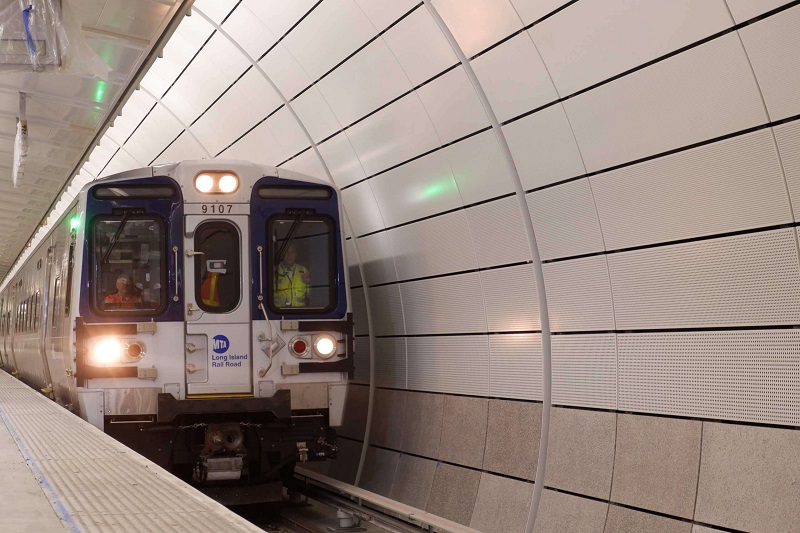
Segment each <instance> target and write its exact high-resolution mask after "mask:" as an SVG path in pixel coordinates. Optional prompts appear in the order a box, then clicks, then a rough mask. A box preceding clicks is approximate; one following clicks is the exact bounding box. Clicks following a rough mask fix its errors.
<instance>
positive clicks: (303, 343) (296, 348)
mask: <svg viewBox="0 0 800 533" xmlns="http://www.w3.org/2000/svg"><path fill="white" fill-rule="evenodd" d="M309 348H310V346H309V345H308V339H306V338H305V337H295V338H293V339H292V340H291V341H289V351H290V352H291V354H292V355H293V356H295V357H302V358H309V357H311V355H310V354H309V353H308V349H309Z"/></svg>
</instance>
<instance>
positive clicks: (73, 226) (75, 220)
mask: <svg viewBox="0 0 800 533" xmlns="http://www.w3.org/2000/svg"><path fill="white" fill-rule="evenodd" d="M80 225H81V219H80V217H78V215H75V216H74V217H72V218H71V219H70V221H69V230H70V231H75V230H77V229H78V226H80Z"/></svg>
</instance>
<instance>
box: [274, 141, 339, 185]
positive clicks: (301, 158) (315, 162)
mask: <svg viewBox="0 0 800 533" xmlns="http://www.w3.org/2000/svg"><path fill="white" fill-rule="evenodd" d="M283 167H284V168H289V169H290V170H294V171H295V172H300V173H301V174H306V175H308V176H313V177H315V178H320V179H323V180H325V181H328V182H329V183H330V180H328V176H327V175H326V174H325V168H323V166H322V162H321V161H320V160H319V157H317V153H316V152H315V151H314V150H313V149H312V148H309V149H308V150H306V151H305V152H303V153H302V154H300V155H298V156H297V157H293V158H292V159H291V160H289V161H287V162H286V163H285V164H284V165H283Z"/></svg>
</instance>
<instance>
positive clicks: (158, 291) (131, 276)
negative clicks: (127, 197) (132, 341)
mask: <svg viewBox="0 0 800 533" xmlns="http://www.w3.org/2000/svg"><path fill="white" fill-rule="evenodd" d="M92 230H93V231H92V265H93V275H92V282H93V293H94V294H93V299H92V300H93V301H92V303H93V306H94V308H95V309H96V310H97V311H98V312H100V313H101V314H117V313H120V314H122V313H129V314H139V315H141V314H144V315H155V314H158V313H159V312H161V311H162V310H163V309H164V307H165V305H166V301H167V298H166V277H165V275H166V257H165V252H164V250H165V244H164V243H165V242H166V230H165V227H164V224H163V223H162V221H161V220H160V219H159V218H156V217H153V216H146V215H131V214H129V213H125V214H123V215H121V216H104V217H98V218H97V219H95V221H94V224H93V228H92Z"/></svg>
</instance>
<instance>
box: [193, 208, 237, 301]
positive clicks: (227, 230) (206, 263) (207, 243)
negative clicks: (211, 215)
mask: <svg viewBox="0 0 800 533" xmlns="http://www.w3.org/2000/svg"><path fill="white" fill-rule="evenodd" d="M240 240H241V239H240V237H239V230H238V229H237V228H236V226H234V225H233V224H231V223H230V222H225V221H222V220H215V221H213V222H204V223H203V224H201V225H200V226H198V228H197V230H196V231H195V236H194V249H195V253H197V256H196V257H195V261H194V274H195V276H194V279H195V300H196V301H197V305H198V307H200V309H202V310H203V311H206V312H209V313H229V312H231V311H233V310H234V309H236V308H237V307H238V306H239V301H240V300H241V283H242V282H241V268H240V266H239V257H240V255H241V254H240V250H239V241H240Z"/></svg>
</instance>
